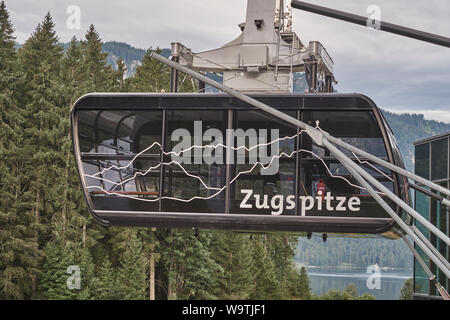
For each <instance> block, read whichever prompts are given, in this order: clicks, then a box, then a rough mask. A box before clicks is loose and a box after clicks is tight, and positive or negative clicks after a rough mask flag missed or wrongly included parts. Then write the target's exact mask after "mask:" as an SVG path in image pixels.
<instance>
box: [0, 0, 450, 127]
mask: <svg viewBox="0 0 450 320" xmlns="http://www.w3.org/2000/svg"><path fill="white" fill-rule="evenodd" d="M308 1H309V2H311V3H315V4H318V5H323V6H328V7H331V8H335V9H339V10H343V11H347V12H351V13H355V14H359V15H367V13H366V10H367V8H368V7H369V6H370V5H377V6H378V7H379V8H380V10H381V20H383V21H386V22H391V23H395V24H400V25H404V26H407V27H411V28H416V29H420V30H423V31H427V32H431V33H436V34H439V35H443V36H447V37H449V36H450V19H449V17H450V1H448V0H427V1H423V0H396V1H392V0H340V1H333V0H308ZM5 2H6V5H7V8H8V10H9V11H10V13H11V20H12V22H13V24H14V28H15V30H16V34H15V35H16V37H17V41H18V42H21V43H22V42H24V41H25V40H26V39H27V38H28V37H29V36H30V34H31V32H33V30H34V29H35V27H36V25H37V24H38V23H39V22H40V21H41V20H42V19H43V17H44V15H45V14H46V13H47V12H48V11H50V13H51V14H52V16H53V18H54V21H55V24H56V31H57V33H58V35H59V37H60V40H61V41H64V42H66V41H69V40H70V38H71V37H72V36H74V35H75V36H77V37H78V38H82V37H83V35H84V33H85V31H86V30H87V28H88V26H89V25H90V24H91V23H93V24H94V25H95V26H96V28H97V30H98V31H99V33H100V36H101V37H102V39H103V40H104V41H109V40H116V41H123V42H127V43H129V44H131V45H133V46H135V47H139V48H149V47H150V46H153V47H156V46H160V47H170V43H171V42H181V43H183V44H185V45H186V46H188V47H190V48H191V49H192V50H193V51H197V52H198V51H203V50H208V49H212V48H216V47H219V46H222V45H223V44H225V43H227V42H229V41H231V40H233V39H234V38H236V37H237V36H238V35H239V33H240V30H239V29H238V27H237V25H238V24H239V23H241V22H243V21H245V9H246V4H247V0H171V1H167V0H158V1H156V0H129V1H113V0H109V1H106V0H89V1H88V0H69V1H67V0H40V1H35V0H5ZM73 5H75V6H77V7H78V8H79V9H80V18H81V19H80V21H81V24H80V29H77V28H73V27H74V25H73V23H72V25H71V24H70V22H73V20H71V19H70V17H71V14H72V13H73V11H70V10H69V11H70V12H69V13H68V9H71V6H73ZM293 18H294V23H293V25H294V31H295V32H296V33H297V34H298V35H299V36H300V38H301V39H302V41H303V43H308V42H309V41H310V40H319V41H320V42H322V43H323V44H324V45H325V47H326V48H327V50H328V52H329V53H330V55H331V56H332V58H333V60H334V62H335V76H336V79H337V80H338V81H339V84H338V85H337V87H336V88H337V89H338V91H339V92H359V93H363V94H366V95H368V96H369V97H371V98H372V99H373V100H374V101H375V102H376V103H377V104H378V105H379V106H380V107H382V108H385V109H388V110H391V111H394V112H416V113H423V114H424V115H425V117H426V118H427V119H435V120H440V121H445V122H448V123H450V49H448V48H444V47H439V46H436V45H432V44H428V43H422V42H420V41H417V40H413V39H408V38H404V37H401V36H397V35H393V34H388V33H384V32H380V31H375V30H372V29H369V28H365V27H361V26H357V25H352V24H349V23H346V22H341V21H337V20H334V19H330V18H326V17H321V16H318V15H314V14H311V13H307V12H301V11H299V10H294V15H293ZM68 21H69V25H68V24H67V22H68ZM75 27H76V26H75Z"/></svg>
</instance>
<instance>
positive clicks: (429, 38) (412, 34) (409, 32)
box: [291, 0, 450, 48]
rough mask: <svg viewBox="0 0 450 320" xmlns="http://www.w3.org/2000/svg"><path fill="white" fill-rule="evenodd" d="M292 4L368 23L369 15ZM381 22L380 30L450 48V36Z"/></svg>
mask: <svg viewBox="0 0 450 320" xmlns="http://www.w3.org/2000/svg"><path fill="white" fill-rule="evenodd" d="M291 5H292V7H293V8H295V9H300V10H303V11H308V12H312V13H316V14H320V15H322V16H327V17H330V18H334V19H338V20H343V21H346V22H350V23H354V24H359V25H361V26H367V25H368V24H367V21H368V17H364V16H359V15H356V14H352V13H348V12H343V11H339V10H334V9H330V8H326V7H321V6H317V5H315V4H311V3H307V2H303V1H297V0H293V1H291ZM379 22H380V24H379V26H380V28H379V30H381V31H386V32H390V33H395V34H398V35H401V36H404V37H408V38H412V39H416V40H421V41H425V42H429V43H433V44H437V45H439V46H443V47H447V48H450V38H447V37H443V36H439V35H436V34H432V33H428V32H424V31H420V30H416V29H411V28H407V27H403V26H399V25H396V24H393V23H388V22H383V21H379Z"/></svg>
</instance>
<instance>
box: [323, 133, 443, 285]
mask: <svg viewBox="0 0 450 320" xmlns="http://www.w3.org/2000/svg"><path fill="white" fill-rule="evenodd" d="M324 145H325V146H326V147H327V148H328V149H329V150H330V151H331V152H332V153H333V154H334V155H335V157H336V158H337V159H338V160H339V162H340V163H342V165H343V166H344V167H345V168H346V169H347V170H348V171H349V172H350V174H351V175H352V176H353V177H354V178H355V179H356V180H357V181H358V183H360V184H361V186H362V187H363V188H365V189H366V190H367V192H368V193H369V194H370V195H371V196H372V198H374V199H375V201H376V202H378V204H379V205H380V206H381V207H382V208H383V209H384V210H385V211H386V212H387V213H388V214H389V215H390V216H391V218H392V219H394V221H395V222H396V223H397V224H398V226H399V227H400V228H402V229H403V231H405V232H406V233H407V234H408V235H409V236H410V237H411V238H412V239H413V240H414V242H415V243H416V244H417V245H418V246H419V247H420V249H422V250H423V252H424V253H425V254H426V255H427V256H428V257H429V258H430V259H431V260H432V261H433V262H434V264H435V265H436V266H437V267H438V268H439V269H440V270H441V271H442V272H443V273H444V274H445V275H446V276H447V278H449V279H450V270H449V269H448V268H447V267H446V266H445V265H444V264H443V263H442V262H441V261H440V259H439V258H438V257H436V256H435V255H434V254H433V252H432V251H431V250H430V249H428V246H427V245H426V244H425V243H424V242H422V240H421V239H420V238H419V237H418V236H417V235H416V234H415V233H414V231H413V230H412V229H411V227H410V226H408V225H407V224H406V223H405V222H404V221H403V220H402V219H401V218H400V217H399V216H398V215H397V214H396V213H395V212H394V210H393V209H392V208H391V207H390V206H389V205H388V204H387V203H386V202H385V201H384V200H383V198H381V196H380V195H379V194H378V193H377V192H376V191H375V190H374V189H373V187H372V186H371V185H370V184H369V182H367V181H366V180H365V179H364V178H363V177H362V175H360V173H359V172H358V169H357V168H359V167H358V165H357V164H356V163H354V162H353V161H351V160H350V159H349V158H348V157H347V156H346V155H345V154H344V153H342V151H340V150H339V149H338V148H336V147H335V146H333V145H332V144H331V143H329V142H328V141H326V138H324Z"/></svg>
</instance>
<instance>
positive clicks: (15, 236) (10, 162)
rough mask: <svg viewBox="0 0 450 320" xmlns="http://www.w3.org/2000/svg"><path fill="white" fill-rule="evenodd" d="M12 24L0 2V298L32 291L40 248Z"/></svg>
mask: <svg viewBox="0 0 450 320" xmlns="http://www.w3.org/2000/svg"><path fill="white" fill-rule="evenodd" d="M14 44H15V43H14V37H13V27H12V24H11V22H10V20H9V13H8V11H7V9H6V5H5V3H4V2H3V1H2V2H1V3H0V159H1V161H0V192H1V195H2V196H1V197H0V225H1V226H2V227H1V228H0V243H1V246H0V299H25V298H30V297H31V296H32V295H33V289H34V288H33V286H32V284H33V280H34V279H35V278H36V275H37V273H38V262H39V260H40V252H39V250H38V246H37V242H36V238H35V233H34V232H33V230H31V229H30V228H29V225H30V224H31V225H32V224H33V223H34V217H33V216H32V215H30V211H29V209H30V208H31V206H30V200H31V193H30V191H29V189H28V188H27V185H28V179H27V178H26V176H24V174H23V170H24V166H25V159H24V155H23V151H24V150H23V143H24V140H23V134H24V132H23V127H24V123H25V119H24V114H23V112H22V110H21V109H20V108H19V101H18V98H19V97H20V96H21V95H22V93H23V91H21V90H20V86H21V85H23V83H24V78H23V74H22V73H21V72H20V70H19V65H18V61H17V55H16V52H15V49H14Z"/></svg>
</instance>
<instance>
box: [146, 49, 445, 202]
mask: <svg viewBox="0 0 450 320" xmlns="http://www.w3.org/2000/svg"><path fill="white" fill-rule="evenodd" d="M151 57H152V58H154V59H156V60H158V61H159V62H162V63H164V64H166V65H168V66H169V67H171V68H175V69H178V70H179V71H181V72H183V73H186V74H188V75H190V76H192V77H194V78H196V79H197V80H200V81H203V82H205V83H206V84H209V85H210V86H212V87H214V88H217V89H219V90H221V91H223V92H226V93H228V94H230V95H232V96H233V97H236V98H238V99H239V100H242V101H244V102H246V103H248V104H250V105H252V106H254V107H256V108H258V109H261V110H263V111H265V112H267V113H269V114H271V115H273V116H275V117H277V118H278V119H281V120H283V121H286V122H288V123H290V124H292V125H294V126H297V127H299V128H300V129H303V130H306V131H307V132H308V134H310V135H313V136H314V137H316V138H317V139H315V142H316V143H318V144H319V145H320V144H321V143H322V142H321V137H322V136H325V137H326V138H327V140H328V141H330V142H333V143H334V144H336V145H338V146H340V147H342V148H345V149H347V150H350V151H352V152H354V153H356V154H358V155H360V156H363V157H365V158H367V159H368V160H370V161H373V162H375V163H377V164H379V165H381V166H383V167H386V168H388V169H390V170H391V171H394V172H396V173H398V174H400V175H402V176H405V177H407V178H410V179H413V180H415V181H417V182H419V183H421V184H423V185H426V186H428V187H430V188H431V189H433V190H436V191H439V192H440V193H443V194H446V195H448V196H450V190H449V189H447V188H444V187H442V186H440V185H438V184H436V183H433V182H431V181H428V180H426V179H424V178H422V177H420V176H418V175H416V174H414V173H411V172H409V171H406V170H405V169H403V168H400V167H397V166H396V165H393V164H392V163H390V162H387V161H384V160H382V159H380V158H378V157H376V156H374V155H373V154H370V153H368V152H365V151H363V150H360V149H358V148H356V147H354V146H352V145H351V144H348V143H346V142H344V141H342V140H341V139H338V138H335V137H333V136H330V135H329V134H328V133H326V132H323V131H320V130H317V129H315V128H313V127H311V126H310V125H308V124H306V123H304V122H302V121H300V120H297V119H295V118H293V117H291V116H289V115H287V114H285V113H284V112H281V111H278V110H276V109H274V108H271V107H269V106H268V105H266V104H264V103H262V102H259V101H258V100H255V99H253V98H251V97H248V96H246V95H245V94H243V93H241V92H239V91H236V90H234V89H232V88H230V87H227V86H225V85H223V84H221V83H218V82H217V81H214V80H212V79H209V78H207V77H205V76H204V75H202V74H200V73H198V72H196V71H193V70H191V69H189V68H187V67H185V66H182V65H180V64H179V63H175V62H173V61H171V60H169V59H166V58H165V57H163V56H161V55H159V54H157V53H155V52H152V53H151ZM443 204H446V205H447V206H449V207H450V202H449V201H447V202H443Z"/></svg>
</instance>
